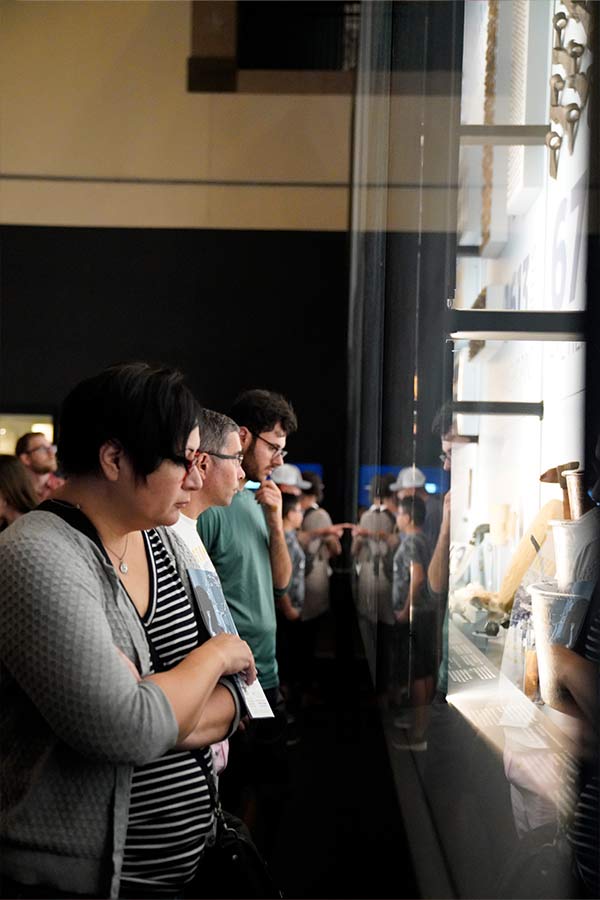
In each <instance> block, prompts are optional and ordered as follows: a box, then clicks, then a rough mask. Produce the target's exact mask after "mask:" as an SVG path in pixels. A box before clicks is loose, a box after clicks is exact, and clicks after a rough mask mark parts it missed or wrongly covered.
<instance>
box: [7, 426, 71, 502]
mask: <svg viewBox="0 0 600 900" xmlns="http://www.w3.org/2000/svg"><path fill="white" fill-rule="evenodd" d="M15 456H16V457H17V458H18V459H19V460H20V462H21V463H22V464H23V466H25V469H26V470H27V472H28V473H29V476H30V478H31V483H32V484H33V488H34V490H35V492H36V495H37V497H38V502H41V501H42V500H45V499H46V498H47V497H50V496H51V495H52V494H53V493H54V491H55V490H57V488H59V487H61V486H62V485H63V484H64V479H63V478H62V477H60V476H59V475H57V471H58V460H57V458H56V445H55V444H51V443H50V442H49V441H48V440H47V438H46V435H45V434H42V433H41V432H39V431H29V432H27V434H22V435H21V437H20V438H19V440H18V441H17V443H16V445H15Z"/></svg>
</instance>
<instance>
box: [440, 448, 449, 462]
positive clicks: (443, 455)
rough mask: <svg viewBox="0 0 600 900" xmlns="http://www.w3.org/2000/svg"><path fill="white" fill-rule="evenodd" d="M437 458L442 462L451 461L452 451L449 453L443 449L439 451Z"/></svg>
mask: <svg viewBox="0 0 600 900" xmlns="http://www.w3.org/2000/svg"><path fill="white" fill-rule="evenodd" d="M439 459H440V462H443V463H445V462H446V461H448V462H452V451H450V453H446V452H445V451H444V452H443V453H440V456H439Z"/></svg>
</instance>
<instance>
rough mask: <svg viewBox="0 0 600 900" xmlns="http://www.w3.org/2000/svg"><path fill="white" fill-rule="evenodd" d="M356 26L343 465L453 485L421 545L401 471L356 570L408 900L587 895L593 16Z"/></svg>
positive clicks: (575, 8)
mask: <svg viewBox="0 0 600 900" xmlns="http://www.w3.org/2000/svg"><path fill="white" fill-rule="evenodd" d="M363 15H364V16H365V17H366V25H365V27H364V28H363V31H362V44H361V49H360V57H359V73H358V95H357V100H356V126H355V143H356V148H355V169H354V189H353V249H352V256H353V265H352V273H353V277H352V297H353V304H354V310H353V321H352V323H351V335H350V352H351V360H352V361H353V363H354V378H355V383H354V384H353V386H352V392H351V396H350V407H351V412H352V413H353V414H354V415H355V416H356V418H355V419H354V421H359V422H360V427H359V428H358V430H357V431H356V433H354V434H350V435H349V444H350V448H351V451H352V452H351V463H350V471H349V473H348V474H349V477H350V481H351V483H353V484H354V486H356V484H357V479H358V478H359V475H358V473H359V472H360V471H362V470H364V469H365V467H370V471H375V472H380V473H383V472H385V471H386V470H388V469H392V470H393V469H394V468H395V469H396V470H397V471H398V472H409V471H412V472H413V476H414V473H415V472H417V473H418V472H421V473H424V471H425V470H429V471H431V467H435V466H437V470H438V472H442V470H443V471H444V473H445V476H446V477H447V478H448V479H449V481H448V484H443V485H442V493H443V494H444V506H443V515H442V519H441V523H438V531H437V533H436V534H435V536H434V538H433V539H432V540H431V541H430V542H429V545H428V547H427V548H426V550H424V551H423V553H422V554H421V555H419V554H418V553H417V552H416V551H415V550H414V546H415V543H419V540H420V539H419V540H417V538H415V532H416V533H420V532H424V531H425V525H423V523H422V522H421V524H419V521H418V520H419V518H420V517H421V519H422V516H421V513H419V511H418V507H419V506H420V504H421V501H423V503H424V511H425V512H424V516H425V523H426V522H427V516H428V515H430V510H432V509H433V505H431V506H430V504H429V503H428V497H427V496H426V492H425V491H424V482H425V480H426V479H425V478H424V479H423V482H422V483H417V482H418V477H417V480H416V481H415V482H414V484H412V487H411V489H410V490H400V491H398V490H392V491H390V493H392V494H395V495H396V496H395V498H394V499H395V502H396V503H397V502H398V499H399V498H400V501H401V502H400V507H397V509H396V525H395V528H393V529H392V532H391V534H389V535H387V534H382V532H384V531H386V529H383V528H380V527H379V525H378V524H377V523H378V522H379V521H380V520H378V519H377V518H376V514H377V512H378V510H379V512H380V515H381V516H383V514H384V506H385V504H384V501H383V497H382V496H381V495H379V496H374V495H372V496H371V497H370V500H371V503H372V506H371V513H372V516H371V519H367V520H365V522H366V523H367V525H368V527H365V528H363V529H362V531H361V530H360V529H359V530H358V532H357V533H358V534H359V536H360V537H361V539H362V542H363V545H364V543H365V542H366V541H368V540H371V542H372V543H373V546H375V543H374V542H375V541H376V539H377V541H379V546H380V549H379V550H378V551H377V553H375V551H373V552H372V553H371V557H373V558H374V557H375V556H377V555H378V559H379V565H378V571H377V573H376V574H375V575H374V576H373V577H371V578H369V579H367V578H365V577H364V567H365V566H366V565H368V563H367V555H366V554H365V552H364V549H360V548H359V551H360V553H362V555H361V556H360V557H359V551H357V552H356V553H355V554H354V557H353V564H354V566H355V569H356V568H357V567H358V568H359V569H362V571H363V574H362V575H360V572H359V575H360V577H357V578H355V582H354V589H355V601H356V605H357V610H358V614H359V621H360V622H361V623H362V626H361V627H362V634H363V639H364V646H365V654H366V655H367V657H368V659H369V662H370V667H371V672H372V674H373V678H374V680H375V683H376V687H377V694H378V698H379V701H380V706H381V715H382V722H383V725H384V730H385V733H386V739H387V741H388V747H389V753H390V760H391V762H392V767H393V769H394V773H395V775H396V784H397V788H398V797H399V802H400V805H401V808H402V811H403V814H404V818H405V822H406V824H407V831H408V834H409V838H411V836H412V837H413V838H414V840H412V841H411V847H412V850H413V856H414V860H415V868H416V871H417V873H418V875H419V877H420V880H421V884H422V891H423V893H422V895H423V896H435V897H446V896H449V897H481V896H485V897H517V896H528V897H545V898H548V897H554V896H556V897H579V896H597V893H596V894H595V893H594V891H597V887H598V860H599V859H600V852H599V849H598V833H597V820H598V747H597V730H596V722H597V709H596V699H595V697H596V695H595V690H596V685H597V679H598V662H599V661H600V651H599V649H598V648H599V639H598V635H599V633H600V613H599V611H598V599H597V590H596V587H597V581H598V561H599V559H600V552H599V551H600V543H599V541H600V506H598V505H597V503H598V501H600V494H598V495H595V494H594V492H593V491H592V487H593V484H594V482H595V481H596V478H597V475H596V474H595V473H594V471H593V466H592V465H591V464H592V463H594V461H595V460H594V450H593V448H594V447H595V445H596V442H597V439H598V434H597V433H596V428H597V422H598V417H597V415H592V416H590V409H593V407H594V404H593V400H592V397H591V396H590V390H591V391H592V392H593V390H594V388H593V385H591V384H590V376H589V371H590V370H589V364H587V361H586V348H587V346H588V343H589V341H590V339H591V337H592V336H591V334H590V317H589V315H588V305H589V302H590V301H589V298H590V296H591V294H590V291H591V287H590V283H589V279H588V277H587V273H588V272H589V271H590V267H591V265H592V262H593V261H591V260H588V246H589V241H588V236H589V233H590V232H591V231H593V228H592V226H591V224H590V221H589V205H590V204H589V199H590V188H589V185H590V166H592V167H593V166H596V167H597V160H596V159H595V158H594V154H593V153H592V152H591V148H593V147H595V146H596V144H595V137H594V135H596V134H597V130H596V123H595V119H594V118H593V116H594V101H593V96H592V94H593V82H592V48H593V45H594V35H595V34H596V33H597V28H598V23H597V21H595V9H594V4H586V3H580V2H571V0H568V2H564V3H561V2H555V0H536V2H528V0H504V2H498V0H469V2H468V3H464V4H463V3H458V2H456V3H454V2H448V3H445V2H442V3H434V4H427V3H376V4H369V5H367V9H366V10H363ZM594 171H597V170H594ZM596 177H597V175H596ZM592 183H593V179H592ZM594 227H595V226H594ZM406 477H407V478H408V476H406ZM352 479H353V481H352ZM401 483H406V484H408V482H407V481H406V479H404V480H403V478H401V477H400V476H399V477H398V478H397V480H396V482H394V483H393V484H392V485H391V487H392V488H394V489H396V488H398V487H399V486H401ZM438 483H439V484H442V482H441V481H438ZM388 486H389V484H388ZM447 487H449V491H447V492H446V490H447ZM381 490H383V488H381ZM353 496H356V492H354V494H353ZM407 497H408V498H409V500H410V498H412V507H411V508H406V505H404V506H403V505H402V500H404V499H406V498H407ZM415 498H419V499H418V500H417V499H415ZM373 516H375V518H373ZM381 521H383V520H381ZM373 523H375V524H373ZM369 529H370V530H369ZM382 541H383V543H382ZM403 559H405V561H404V562H402V560H403ZM403 566H404V568H403ZM403 571H404V572H405V575H404V576H403V575H402V574H401V573H402V572H403ZM406 572H408V573H409V574H408V575H406ZM399 573H400V574H399ZM402 578H404V580H405V582H407V583H408V585H409V587H408V588H407V592H406V598H405V599H403V601H402V603H399V602H398V597H399V596H400V594H398V584H399V583H400V580H401V579H402ZM425 848H426V849H425ZM482 860H485V865H483V866H482V865H481V862H482Z"/></svg>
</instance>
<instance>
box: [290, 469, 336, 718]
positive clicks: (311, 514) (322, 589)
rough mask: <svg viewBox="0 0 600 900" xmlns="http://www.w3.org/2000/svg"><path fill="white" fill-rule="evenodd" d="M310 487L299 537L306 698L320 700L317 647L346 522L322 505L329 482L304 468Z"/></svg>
mask: <svg viewBox="0 0 600 900" xmlns="http://www.w3.org/2000/svg"><path fill="white" fill-rule="evenodd" d="M302 478H303V480H304V481H305V482H308V483H309V487H306V488H302V498H301V505H302V508H303V510H304V517H303V519H302V526H301V528H300V531H299V532H298V540H299V541H300V544H301V545H302V547H303V549H304V552H305V554H306V566H305V570H304V584H305V587H304V606H303V607H302V616H301V622H302V657H303V663H302V671H303V678H304V702H305V703H306V704H310V703H312V702H315V701H316V702H320V701H321V700H322V699H323V698H322V690H323V689H322V685H321V684H320V679H319V675H318V667H317V662H316V649H317V643H318V639H319V633H320V632H322V630H323V629H324V627H325V623H326V620H327V614H328V613H329V610H330V605H331V604H330V581H331V575H332V569H331V560H332V559H334V558H335V557H337V556H340V554H341V552H342V544H341V537H342V535H343V532H344V527H345V525H343V524H342V525H334V524H333V522H332V519H331V516H330V515H329V513H328V512H327V510H326V509H324V508H323V506H322V505H321V504H322V502H323V495H324V490H325V486H324V484H323V482H322V480H321V478H320V476H319V475H318V474H317V473H316V472H309V471H303V472H302Z"/></svg>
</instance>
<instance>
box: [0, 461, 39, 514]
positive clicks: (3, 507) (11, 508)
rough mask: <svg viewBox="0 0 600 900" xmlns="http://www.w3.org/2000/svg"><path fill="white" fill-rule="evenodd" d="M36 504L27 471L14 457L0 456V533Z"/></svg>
mask: <svg viewBox="0 0 600 900" xmlns="http://www.w3.org/2000/svg"><path fill="white" fill-rule="evenodd" d="M37 504H38V500H37V497H36V496H35V493H34V490H33V486H32V484H31V481H30V480H29V475H28V474H27V470H26V469H25V468H24V466H23V465H22V464H21V463H20V462H19V460H18V459H17V457H16V456H11V455H10V454H8V453H2V454H0V531H4V529H5V528H7V527H8V526H9V525H11V524H12V523H13V522H15V521H16V520H17V519H18V518H19V516H22V515H23V514H24V513H26V512H29V511H30V510H31V509H33V508H34V507H36V506H37Z"/></svg>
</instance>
